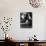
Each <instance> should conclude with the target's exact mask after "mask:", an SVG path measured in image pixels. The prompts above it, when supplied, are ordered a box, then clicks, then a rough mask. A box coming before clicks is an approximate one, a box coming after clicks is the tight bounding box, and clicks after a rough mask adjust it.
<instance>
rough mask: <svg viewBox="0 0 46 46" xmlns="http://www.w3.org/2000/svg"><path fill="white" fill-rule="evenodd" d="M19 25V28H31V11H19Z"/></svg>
mask: <svg viewBox="0 0 46 46" xmlns="http://www.w3.org/2000/svg"><path fill="white" fill-rule="evenodd" d="M20 27H21V28H32V12H21V13H20Z"/></svg>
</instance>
